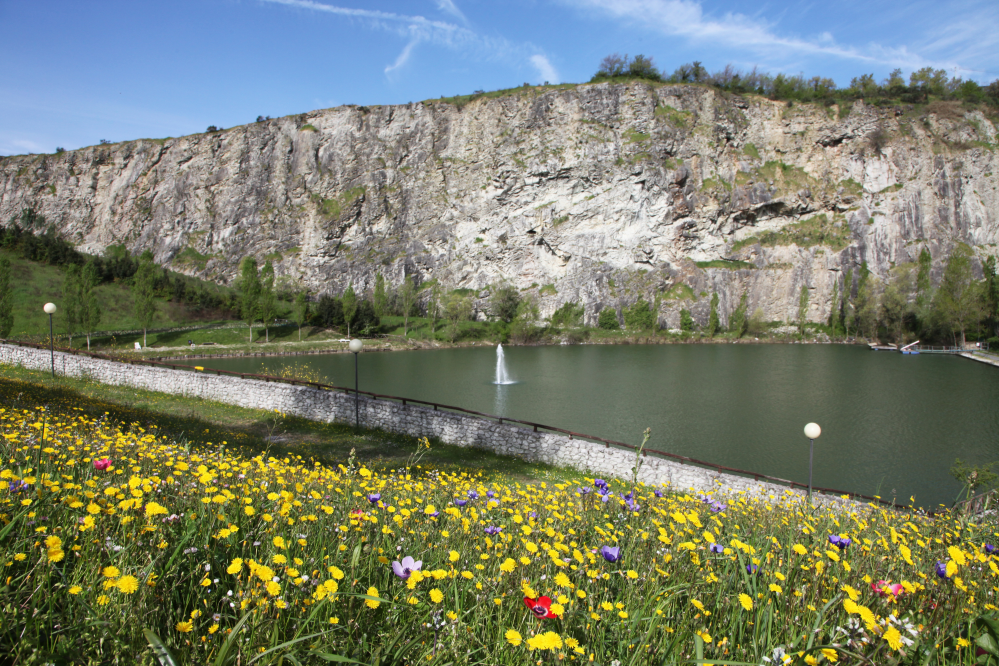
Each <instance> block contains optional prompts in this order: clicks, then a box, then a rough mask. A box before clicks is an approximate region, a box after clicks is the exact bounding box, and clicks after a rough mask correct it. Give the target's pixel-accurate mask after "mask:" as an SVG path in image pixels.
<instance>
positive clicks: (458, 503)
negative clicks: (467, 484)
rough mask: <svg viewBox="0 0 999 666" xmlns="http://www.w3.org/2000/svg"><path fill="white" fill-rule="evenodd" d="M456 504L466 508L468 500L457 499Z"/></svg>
mask: <svg viewBox="0 0 999 666" xmlns="http://www.w3.org/2000/svg"><path fill="white" fill-rule="evenodd" d="M454 504H455V506H465V505H466V504H468V500H463V499H456V500H455V501H454Z"/></svg>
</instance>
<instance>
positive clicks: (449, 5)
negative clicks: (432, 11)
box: [434, 0, 468, 25]
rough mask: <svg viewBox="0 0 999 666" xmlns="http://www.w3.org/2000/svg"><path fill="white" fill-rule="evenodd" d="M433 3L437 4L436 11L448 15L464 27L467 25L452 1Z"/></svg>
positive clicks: (465, 19)
mask: <svg viewBox="0 0 999 666" xmlns="http://www.w3.org/2000/svg"><path fill="white" fill-rule="evenodd" d="M434 2H435V3H436V4H437V9H439V10H441V11H442V12H446V13H448V14H450V15H451V16H453V17H455V18H456V19H459V20H460V21H461V22H462V23H464V24H465V25H468V19H467V18H465V15H464V14H462V13H461V10H460V9H458V6H457V5H456V4H454V0H434Z"/></svg>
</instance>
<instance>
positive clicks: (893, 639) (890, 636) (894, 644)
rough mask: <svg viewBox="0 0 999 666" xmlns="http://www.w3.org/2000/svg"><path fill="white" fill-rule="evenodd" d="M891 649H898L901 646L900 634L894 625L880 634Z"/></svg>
mask: <svg viewBox="0 0 999 666" xmlns="http://www.w3.org/2000/svg"><path fill="white" fill-rule="evenodd" d="M882 638H884V639H885V640H886V641H887V642H888V645H889V646H890V647H891V649H892V650H896V651H897V650H899V649H900V648H901V647H902V634H901V633H899V631H898V629H896V628H895V627H888V628H887V629H886V630H885V633H884V634H883V635H882Z"/></svg>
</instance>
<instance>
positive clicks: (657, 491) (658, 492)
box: [652, 488, 666, 497]
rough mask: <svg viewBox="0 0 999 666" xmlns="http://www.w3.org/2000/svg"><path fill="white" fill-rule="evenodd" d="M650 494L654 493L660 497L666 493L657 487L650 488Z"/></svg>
mask: <svg viewBox="0 0 999 666" xmlns="http://www.w3.org/2000/svg"><path fill="white" fill-rule="evenodd" d="M652 494H653V495H655V496H656V497H662V496H663V495H665V494H666V493H664V492H663V491H661V490H659V489H658V488H653V489H652Z"/></svg>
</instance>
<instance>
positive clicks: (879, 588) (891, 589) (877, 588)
mask: <svg viewBox="0 0 999 666" xmlns="http://www.w3.org/2000/svg"><path fill="white" fill-rule="evenodd" d="M871 589H872V590H874V592H875V593H877V595H878V596H879V597H883V596H886V595H889V594H890V595H891V596H893V597H896V598H897V597H899V596H901V595H902V591H903V589H904V588H903V587H902V586H901V585H899V584H898V583H895V584H894V585H892V584H891V583H889V582H888V581H886V580H879V581H878V582H877V583H871Z"/></svg>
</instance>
